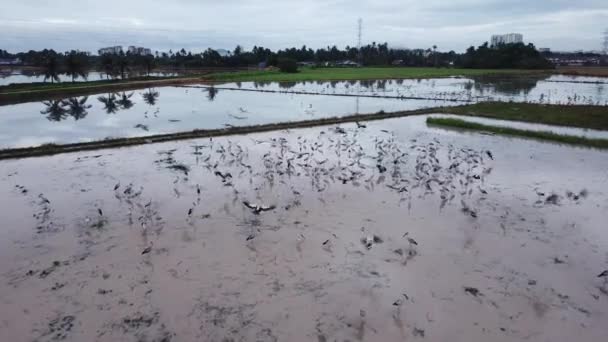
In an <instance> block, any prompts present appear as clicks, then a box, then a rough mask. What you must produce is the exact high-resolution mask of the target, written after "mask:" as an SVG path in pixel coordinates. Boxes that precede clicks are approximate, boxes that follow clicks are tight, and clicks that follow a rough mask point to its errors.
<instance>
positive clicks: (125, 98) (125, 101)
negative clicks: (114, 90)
mask: <svg viewBox="0 0 608 342" xmlns="http://www.w3.org/2000/svg"><path fill="white" fill-rule="evenodd" d="M131 96H133V93H131V94H129V95H127V93H125V92H123V93H122V95H120V99H119V100H118V101H116V103H118V105H119V106H120V107H121V108H122V109H129V108H131V107H133V105H134V103H133V101H131Z"/></svg>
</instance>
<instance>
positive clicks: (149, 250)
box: [141, 244, 152, 255]
mask: <svg viewBox="0 0 608 342" xmlns="http://www.w3.org/2000/svg"><path fill="white" fill-rule="evenodd" d="M150 252H152V244H150V246H148V247H146V249H144V250H143V251H142V252H141V255H144V254H148V253H150Z"/></svg>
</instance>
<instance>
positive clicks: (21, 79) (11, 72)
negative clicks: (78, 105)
mask: <svg viewBox="0 0 608 342" xmlns="http://www.w3.org/2000/svg"><path fill="white" fill-rule="evenodd" d="M128 75H129V77H142V76H150V77H175V76H180V75H182V73H180V72H174V71H155V72H151V73H150V74H149V75H148V74H147V73H144V72H137V73H136V72H132V73H129V74H128ZM86 76H87V78H86V79H84V78H83V77H77V78H76V79H75V80H74V82H84V81H103V80H108V79H112V78H113V76H108V75H107V74H106V73H104V72H100V71H89V72H87V73H86ZM44 77H45V76H44V71H40V70H25V69H23V70H21V69H3V70H0V86H5V85H9V84H12V83H41V82H44V81H45V79H44ZM57 77H58V78H59V82H66V83H71V82H72V77H71V76H69V75H66V74H58V75H57ZM47 82H49V83H50V82H51V81H50V80H47Z"/></svg>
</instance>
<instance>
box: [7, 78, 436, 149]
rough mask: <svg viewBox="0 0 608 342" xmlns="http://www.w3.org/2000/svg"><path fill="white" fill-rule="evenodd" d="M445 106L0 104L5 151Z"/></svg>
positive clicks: (186, 98)
mask: <svg viewBox="0 0 608 342" xmlns="http://www.w3.org/2000/svg"><path fill="white" fill-rule="evenodd" d="M446 104H447V102H445V101H425V100H401V99H384V98H356V97H337V96H315V95H295V94H275V93H255V92H236V91H226V90H217V89H192V88H180V87H163V88H157V89H147V90H141V91H134V92H123V93H118V94H112V93H110V94H100V95H97V96H89V97H78V98H72V99H66V100H64V101H47V102H44V103H42V102H32V103H24V104H18V105H12V106H0V148H9V147H28V146H37V145H42V144H45V143H73V142H83V141H92V140H101V139H105V138H111V137H114V138H118V137H139V136H148V135H153V134H161V133H175V132H183V131H191V130H194V129H215V128H224V127H227V126H249V125H257V124H268V123H277V122H286V121H302V120H311V119H320V118H327V117H336V116H344V115H351V114H356V113H376V112H379V111H382V110H384V111H386V112H393V111H401V110H413V109H421V108H428V107H436V106H440V105H446Z"/></svg>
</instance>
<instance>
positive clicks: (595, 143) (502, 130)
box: [426, 117, 608, 149]
mask: <svg viewBox="0 0 608 342" xmlns="http://www.w3.org/2000/svg"><path fill="white" fill-rule="evenodd" d="M426 123H427V124H428V125H431V126H441V127H450V128H456V129H465V130H472V131H481V132H489V133H494V134H500V135H508V136H514V137H523V138H532V139H539V140H544V141H551V142H557V143H562V144H568V145H578V146H586V147H594V148H601V149H606V148H608V139H596V138H585V137H578V136H573V135H565V134H557V133H553V132H547V131H531V130H525V129H518V128H511V127H503V126H494V125H485V124H480V123H477V122H470V121H466V120H461V119H455V118H433V117H429V118H427V119H426Z"/></svg>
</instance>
